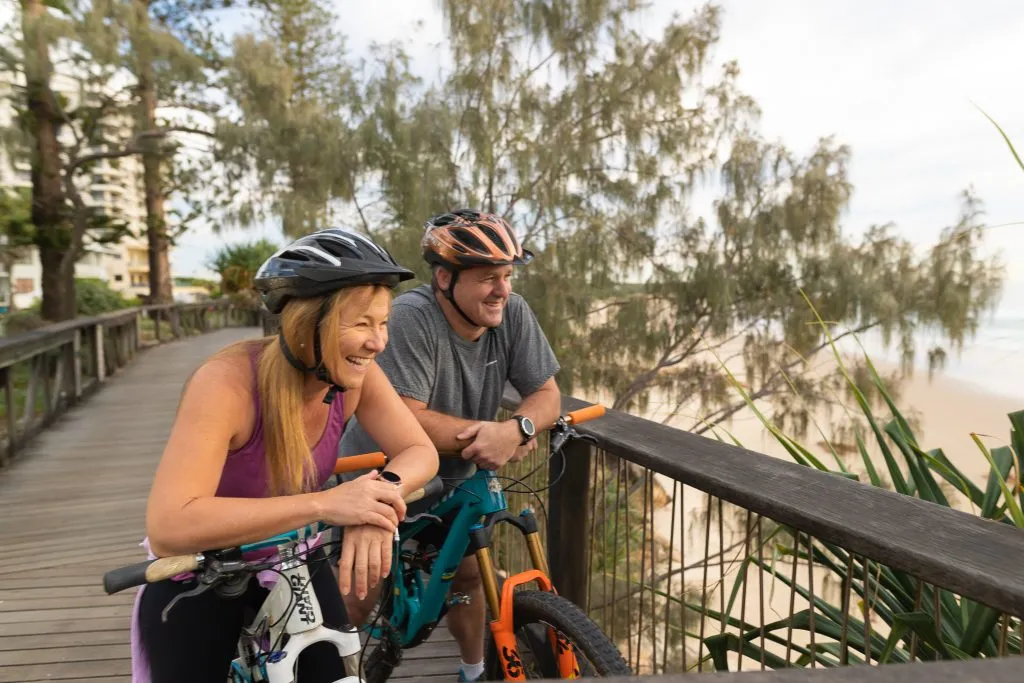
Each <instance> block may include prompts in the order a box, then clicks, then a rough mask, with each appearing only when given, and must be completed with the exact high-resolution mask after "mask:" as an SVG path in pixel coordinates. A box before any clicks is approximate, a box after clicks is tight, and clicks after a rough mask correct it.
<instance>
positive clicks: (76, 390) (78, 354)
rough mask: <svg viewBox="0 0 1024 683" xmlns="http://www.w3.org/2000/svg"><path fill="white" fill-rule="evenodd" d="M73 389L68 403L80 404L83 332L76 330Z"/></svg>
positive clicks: (73, 350)
mask: <svg viewBox="0 0 1024 683" xmlns="http://www.w3.org/2000/svg"><path fill="white" fill-rule="evenodd" d="M71 349H72V351H71V353H72V357H71V367H72V373H71V374H72V378H71V387H72V390H73V393H72V396H71V400H70V401H68V403H78V401H79V400H80V399H81V398H82V330H75V339H74V342H72V346H71Z"/></svg>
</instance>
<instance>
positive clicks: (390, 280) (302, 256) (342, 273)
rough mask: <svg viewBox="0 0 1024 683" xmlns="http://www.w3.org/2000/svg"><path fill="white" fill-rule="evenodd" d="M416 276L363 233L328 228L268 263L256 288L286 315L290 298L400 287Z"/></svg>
mask: <svg viewBox="0 0 1024 683" xmlns="http://www.w3.org/2000/svg"><path fill="white" fill-rule="evenodd" d="M413 277H415V275H414V273H413V272H412V271H411V270H408V269H406V268H403V267H402V266H400V265H398V263H396V262H395V259H394V258H392V256H391V254H389V253H388V252H387V251H386V250H385V249H383V248H382V247H380V246H378V245H376V244H374V243H373V242H371V241H370V240H369V239H367V238H366V237H365V236H363V235H360V234H359V233H355V232H349V231H348V230H342V229H341V228H328V229H326V230H321V231H319V232H314V233H313V234H311V235H306V236H304V237H300V238H298V239H297V240H295V241H294V242H292V243H291V244H289V245H288V246H286V247H285V248H283V249H281V250H280V251H278V252H277V253H275V254H274V255H273V256H271V257H270V258H269V259H267V260H266V261H265V262H264V263H263V265H262V266H260V269H259V270H258V271H256V277H255V278H254V280H253V284H254V285H255V287H256V290H257V291H258V292H259V293H260V295H261V296H262V299H263V305H264V306H266V307H267V310H269V311H270V312H271V313H273V314H275V315H276V314H278V313H280V312H281V311H282V310H283V309H284V306H285V304H286V303H288V300H289V299H292V298H297V299H305V298H309V297H314V296H323V295H324V294H329V293H331V292H335V291H337V290H339V289H342V288H343V287H355V286H357V285H366V284H378V285H386V286H388V287H394V286H396V285H397V284H398V283H399V282H402V281H404V280H409V279H411V278H413Z"/></svg>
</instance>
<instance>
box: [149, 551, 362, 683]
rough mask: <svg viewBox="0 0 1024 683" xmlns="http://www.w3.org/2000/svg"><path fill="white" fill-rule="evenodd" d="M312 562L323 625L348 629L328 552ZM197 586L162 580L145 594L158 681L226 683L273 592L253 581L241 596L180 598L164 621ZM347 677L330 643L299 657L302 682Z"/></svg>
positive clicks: (209, 594)
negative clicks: (246, 630) (248, 630)
mask: <svg viewBox="0 0 1024 683" xmlns="http://www.w3.org/2000/svg"><path fill="white" fill-rule="evenodd" d="M309 558H310V561H309V572H310V575H311V580H310V583H311V584H312V586H313V591H314V593H316V597H317V600H319V602H320V609H321V611H322V613H323V617H324V625H325V626H328V627H335V628H338V627H342V626H344V625H346V624H347V622H348V614H347V612H346V611H345V603H344V602H342V599H341V593H340V592H339V591H338V583H337V581H335V578H334V574H333V573H332V572H331V568H330V567H329V566H328V564H327V561H326V560H324V555H323V551H322V550H321V549H317V550H315V551H313V552H312V553H310V554H309ZM278 578H279V580H281V577H278ZM194 587H195V581H161V582H160V583H154V584H152V585H149V586H146V588H145V590H144V591H143V593H142V599H141V602H140V604H139V632H140V636H141V639H142V643H143V645H144V647H145V649H146V656H147V658H148V660H149V668H150V671H151V672H152V681H153V683H163V682H164V681H174V682H175V683H180V682H181V681H189V683H205V682H206V681H210V683H224V681H225V680H226V679H227V677H228V673H229V671H230V668H231V660H233V659H234V658H235V657H236V656H238V636H239V635H240V634H241V631H242V626H243V625H244V624H245V623H247V621H248V620H250V619H252V618H253V617H255V615H256V611H257V610H258V609H259V607H260V605H262V604H263V600H264V599H265V598H266V597H267V595H268V594H269V591H268V590H267V589H265V588H263V587H262V586H260V585H259V583H258V582H257V581H256V578H255V577H253V578H252V579H251V580H250V581H249V586H248V588H247V589H246V591H245V593H244V594H243V595H241V596H239V597H237V598H222V597H220V596H218V595H217V594H216V593H215V592H214V591H213V590H210V591H207V592H205V593H202V594H201V595H197V596H194V597H190V598H184V599H182V600H179V601H178V603H177V604H176V605H175V606H174V609H172V610H171V611H170V613H169V614H168V615H167V623H163V622H161V621H160V613H161V612H162V611H163V609H164V607H165V606H166V605H167V604H168V603H169V602H170V601H171V600H172V599H173V598H174V596H176V595H178V594H179V593H184V592H185V591H187V590H191V589H192V588H194ZM344 676H345V669H344V666H343V664H342V660H341V657H339V656H338V650H337V648H335V647H334V645H333V644H331V643H315V644H313V645H311V646H310V647H308V648H306V649H305V650H303V651H302V654H300V655H299V662H298V677H297V680H299V681H302V683H307V681H308V682H309V683H332V682H333V681H336V680H338V679H339V678H343V677H344Z"/></svg>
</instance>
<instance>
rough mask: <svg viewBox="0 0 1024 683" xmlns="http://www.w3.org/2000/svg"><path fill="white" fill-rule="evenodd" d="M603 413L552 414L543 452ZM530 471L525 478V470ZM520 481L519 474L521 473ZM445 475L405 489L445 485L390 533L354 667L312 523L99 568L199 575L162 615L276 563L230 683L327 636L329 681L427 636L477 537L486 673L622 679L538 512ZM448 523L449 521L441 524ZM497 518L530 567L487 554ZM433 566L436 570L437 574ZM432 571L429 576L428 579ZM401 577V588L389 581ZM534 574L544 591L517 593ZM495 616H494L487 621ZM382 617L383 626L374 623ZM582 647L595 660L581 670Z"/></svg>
mask: <svg viewBox="0 0 1024 683" xmlns="http://www.w3.org/2000/svg"><path fill="white" fill-rule="evenodd" d="M603 414H604V407H603V406H599V405H595V406H590V407H588V408H583V409H581V410H577V411H573V412H571V413H568V414H567V415H564V416H562V417H560V418H559V419H558V421H557V422H556V424H555V425H554V426H553V427H552V428H551V430H550V439H549V455H548V459H549V460H550V459H551V458H553V457H554V456H555V455H557V454H559V453H560V452H561V449H562V447H563V446H564V445H565V444H566V442H568V440H569V439H570V438H583V437H581V436H580V435H579V434H578V433H576V431H575V430H574V429H573V425H575V424H579V423H581V422H584V421H586V420H589V419H593V418H596V417H599V416H600V415H603ZM385 464H386V458H385V456H384V454H383V453H370V454H361V455H356V456H350V457H346V458H341V459H339V461H338V463H337V465H336V466H335V469H334V472H335V474H339V473H343V472H352V471H359V470H362V469H370V468H374V467H383V466H384V465H385ZM526 476H529V474H528V475H526ZM524 478H525V477H524ZM445 486H446V482H445V481H444V480H443V479H442V478H441V477H434V479H432V480H431V481H430V482H428V483H427V484H426V485H425V486H424V487H423V488H421V489H419V490H418V491H415V492H413V493H411V494H410V495H409V496H407V497H406V498H405V500H406V502H407V504H411V503H415V502H417V501H419V500H421V499H424V498H431V497H433V496H436V495H437V494H440V493H443V495H441V497H440V498H439V499H438V500H437V501H435V502H433V503H432V504H431V505H430V506H429V507H428V508H427V509H426V510H425V511H423V512H421V513H420V514H417V515H411V516H410V517H408V518H407V520H406V521H405V522H403V523H402V524H401V525H400V526H399V529H398V530H397V532H396V538H395V541H394V542H395V548H394V552H393V553H392V570H391V573H390V575H389V577H388V579H386V580H385V584H384V586H383V588H382V590H381V599H380V600H381V601H380V603H379V604H378V606H377V615H376V618H375V619H374V620H373V621H372V622H371V625H370V626H369V627H368V628H366V629H364V630H365V631H366V632H367V634H368V635H369V636H370V637H371V638H375V639H376V640H377V646H376V647H375V648H374V650H373V652H372V653H371V654H370V655H369V656H368V657H366V664H365V666H361V663H362V660H363V657H364V648H363V646H362V645H361V639H360V637H359V631H360V629H358V628H356V627H355V626H352V625H348V626H346V627H344V628H343V629H342V630H336V629H332V628H328V627H327V626H325V625H324V624H323V618H322V615H321V613H320V606H319V602H318V601H317V598H316V594H315V593H314V591H313V590H311V587H310V581H309V578H310V575H309V571H308V568H307V567H306V564H305V563H304V562H303V557H304V555H305V553H306V552H308V546H309V541H310V540H311V539H313V538H314V537H316V535H317V534H319V533H321V532H323V531H327V530H328V529H329V528H330V527H328V526H327V525H324V524H321V523H315V524H312V525H308V526H306V527H303V528H301V529H297V530H294V531H291V532H288V533H285V534H281V535H278V536H274V537H272V538H269V539H266V540H263V541H259V542H256V543H251V544H246V545H242V546H240V547H236V548H228V549H221V550H214V551H206V552H202V553H196V554H193V555H183V556H176V557H165V558H159V559H155V560H147V561H144V562H139V563H136V564H133V565H129V566H126V567H121V568H118V569H114V570H111V571H109V572H107V573H106V574H105V575H104V577H103V585H104V589H105V590H106V592H107V593H108V594H113V593H116V592H118V591H122V590H126V589H128V588H132V587H135V586H141V585H143V584H146V583H155V582H157V581H166V580H170V579H172V578H174V577H177V576H179V575H182V574H186V573H189V572H195V573H196V578H197V585H196V587H195V588H194V589H192V590H190V591H188V592H185V593H182V594H181V595H179V596H177V597H176V598H175V599H174V600H173V601H172V602H171V603H170V604H168V605H167V607H166V608H165V610H164V615H163V616H164V618H165V619H166V615H167V614H168V613H169V611H170V610H171V609H172V608H173V607H174V605H175V604H176V603H177V601H178V600H180V599H185V598H187V597H190V596H193V595H198V594H200V593H202V592H204V591H206V590H215V591H217V592H218V594H220V595H223V596H226V597H231V596H238V595H240V594H241V593H243V592H244V591H245V587H246V586H247V584H248V582H249V579H250V578H251V577H252V576H254V575H256V574H257V573H259V572H261V571H265V570H277V571H278V572H279V573H280V574H281V579H279V580H278V581H276V582H275V584H274V586H273V588H272V589H271V590H270V594H269V595H268V596H267V598H266V600H265V601H264V603H263V605H262V606H261V609H260V610H259V612H258V613H257V615H256V617H255V618H254V619H253V620H252V621H251V622H250V623H249V624H248V625H247V626H246V627H245V628H243V631H242V634H241V636H240V637H239V645H238V652H239V654H238V657H237V658H236V659H235V660H234V661H233V662H232V665H231V671H230V672H229V674H228V677H227V681H228V682H229V683H292V682H293V681H294V680H295V664H296V662H297V661H298V657H299V654H300V653H301V652H302V650H303V649H305V648H306V647H309V646H310V645H312V644H314V643H317V642H322V641H327V642H330V643H333V644H334V645H335V647H336V648H337V649H338V654H339V655H340V656H341V657H342V660H343V662H344V667H345V674H346V675H345V677H344V678H342V679H340V680H339V681H337V682H336V683H382V682H383V681H386V680H387V678H388V677H389V676H390V675H391V672H392V671H393V670H394V668H395V667H396V666H398V664H399V663H400V662H401V655H402V650H403V649H409V648H413V647H416V646H417V645H419V644H421V643H423V642H425V641H426V640H427V639H428V638H429V636H430V634H431V632H432V631H433V630H434V628H435V627H436V626H437V624H438V623H439V622H440V621H441V619H442V618H443V617H444V615H445V614H446V613H447V610H448V608H449V607H450V603H449V600H448V598H447V594H448V587H449V584H450V583H451V581H452V579H453V578H454V576H455V571H456V569H457V568H458V565H459V563H460V561H461V559H462V558H463V556H464V555H465V554H466V550H467V549H468V548H470V547H471V546H472V549H473V552H474V554H475V556H476V558H477V561H478V563H479V565H480V573H481V577H482V580H483V584H484V593H485V596H486V599H487V603H488V607H489V609H490V613H491V615H492V620H491V621H490V639H489V642H488V645H487V648H486V657H485V676H486V677H487V678H488V679H491V680H500V679H502V678H504V679H505V680H525V678H526V676H525V674H526V672H527V665H528V664H530V663H533V664H535V665H536V667H537V668H538V669H539V671H538V673H539V675H540V677H543V678H578V677H580V675H581V674H582V673H584V672H585V673H596V674H598V675H601V676H620V675H623V676H628V675H631V674H632V671H631V670H630V668H629V666H628V665H627V664H626V662H625V660H624V659H623V658H622V656H621V654H620V653H619V652H618V650H617V648H616V647H615V645H614V643H612V642H611V641H610V640H609V639H608V637H607V636H606V635H605V634H604V633H602V632H601V630H600V629H599V628H598V626H597V625H596V624H595V623H594V622H593V621H592V620H591V619H590V618H589V617H588V616H587V615H586V614H585V613H584V612H583V611H582V610H581V609H580V608H579V607H577V606H576V605H574V604H573V603H571V602H570V601H568V600H567V599H565V598H563V597H561V596H559V595H558V594H557V592H556V590H555V587H554V586H553V584H552V582H551V579H550V578H549V576H548V574H549V571H548V566H547V557H546V555H545V553H544V550H543V547H542V545H541V542H540V537H539V535H538V532H539V528H538V525H537V520H536V518H535V516H534V515H533V512H532V511H531V510H529V509H526V510H523V511H522V512H520V513H519V514H518V515H513V514H511V513H510V512H508V509H507V501H506V499H505V495H504V492H503V489H502V486H501V484H500V478H499V476H498V475H497V474H496V473H494V472H493V471H489V470H476V472H475V473H474V474H472V475H470V476H468V477H466V478H462V479H460V480H459V483H458V484H455V485H451V486H450V488H451V490H450V491H447V492H445V491H444V489H445ZM448 520H450V524H449V522H448ZM498 523H509V524H512V525H513V526H514V527H516V528H517V529H519V531H520V532H522V534H523V536H524V538H525V540H526V543H527V548H528V550H529V553H530V558H531V562H532V564H533V567H534V568H533V569H531V570H527V571H524V572H520V573H518V574H515V575H513V576H510V577H507V578H506V579H505V580H504V582H503V585H502V586H501V588H500V589H499V580H498V575H497V571H496V570H495V567H494V564H493V561H492V559H491V554H490V545H491V538H490V537H491V533H492V530H493V528H494V526H495V525H496V524H498ZM433 525H436V526H438V527H440V528H442V529H444V534H445V536H444V538H445V540H444V542H443V544H442V545H441V548H440V549H437V550H435V551H427V552H424V551H423V550H422V548H421V547H416V548H415V549H413V548H411V547H410V548H409V549H403V548H404V547H405V546H407V545H409V546H415V545H417V539H416V537H417V535H419V534H421V533H422V532H423V531H424V530H425V529H427V528H428V527H431V526H433ZM268 548H273V549H275V551H276V553H275V555H274V556H272V557H269V558H263V559H258V560H245V559H243V558H242V556H243V555H244V554H248V553H250V552H253V551H259V550H265V549H268ZM436 567H440V569H439V570H438V571H435V568H436ZM424 575H429V577H430V578H429V579H428V580H427V581H426V582H424V579H423V576H424ZM395 577H401V581H400V582H398V584H397V586H391V583H392V582H393V581H394V579H395ZM529 583H536V584H537V585H538V587H539V590H528V591H526V590H518V591H517V590H515V589H516V588H517V587H520V586H523V585H526V584H529ZM494 615H497V617H496V618H494ZM381 620H383V621H384V624H383V625H382V626H379V625H378V623H379V622H380V621H381ZM519 630H523V631H524V636H525V638H526V640H527V644H528V646H529V648H530V653H531V654H532V655H533V658H532V661H531V660H527V661H525V662H524V658H523V657H522V655H521V653H520V650H519V647H518V644H517V641H516V635H515V633H516V631H519ZM577 651H579V652H580V653H581V654H583V655H584V657H585V658H586V661H587V662H589V663H590V665H591V666H590V667H581V666H580V665H579V663H578V659H577V657H576V652H577Z"/></svg>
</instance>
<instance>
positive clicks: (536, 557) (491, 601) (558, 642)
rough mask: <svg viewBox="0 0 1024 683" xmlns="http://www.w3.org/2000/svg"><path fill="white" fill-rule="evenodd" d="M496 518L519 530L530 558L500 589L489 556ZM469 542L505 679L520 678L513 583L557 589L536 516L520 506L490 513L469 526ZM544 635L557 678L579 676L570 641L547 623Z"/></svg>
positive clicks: (521, 677) (523, 675)
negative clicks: (516, 509)
mask: <svg viewBox="0 0 1024 683" xmlns="http://www.w3.org/2000/svg"><path fill="white" fill-rule="evenodd" d="M499 522H507V523H509V524H511V525H512V526H514V527H516V528H517V529H519V531H520V532H522V534H523V537H524V538H525V540H526V547H527V549H528V550H529V552H530V561H531V563H532V564H533V569H528V570H526V571H524V572H520V573H518V574H514V575H512V576H510V577H508V578H507V579H505V582H504V585H503V586H502V587H501V590H500V591H499V589H498V573H497V570H496V569H495V568H494V560H493V558H492V556H491V530H492V529H493V527H494V525H495V524H497V523H499ZM470 544H471V547H472V548H473V551H474V554H475V555H476V561H477V564H478V565H479V568H480V581H481V583H482V584H483V588H484V596H485V597H486V599H487V607H488V608H489V609H490V612H491V616H492V617H493V619H492V620H491V621H490V624H489V625H490V629H491V635H492V636H493V637H494V647H495V649H496V650H497V653H498V657H499V659H500V661H501V666H502V672H503V673H504V675H505V680H507V681H524V680H526V672H525V670H524V667H523V662H522V658H521V657H520V655H519V647H518V645H517V644H516V636H515V620H514V614H513V593H514V592H515V589H516V587H517V586H521V585H523V584H527V583H531V582H536V583H537V586H538V587H539V588H540V589H541V590H543V591H546V592H549V593H557V591H556V590H555V587H554V585H553V584H552V583H551V579H550V576H549V570H548V560H547V554H546V553H545V552H544V546H543V545H541V542H540V533H539V528H538V526H537V518H536V517H535V516H534V514H533V512H532V511H530V510H523V511H522V512H520V513H519V515H512V514H511V513H509V512H507V511H505V510H503V511H501V512H499V513H496V514H495V515H494V516H493V517H491V518H490V519H489V520H488V523H487V525H486V526H485V525H483V524H477V525H475V526H474V527H473V528H472V529H470ZM548 639H549V640H550V642H551V648H552V651H553V652H554V653H555V657H556V661H557V663H558V673H559V676H560V677H561V678H579V666H578V664H577V662H576V655H575V654H574V652H573V649H572V645H571V644H570V643H569V642H568V640H566V638H565V637H564V636H563V635H562V634H560V633H558V632H557V631H556V630H555V629H554V628H551V627H550V626H549V627H548Z"/></svg>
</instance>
